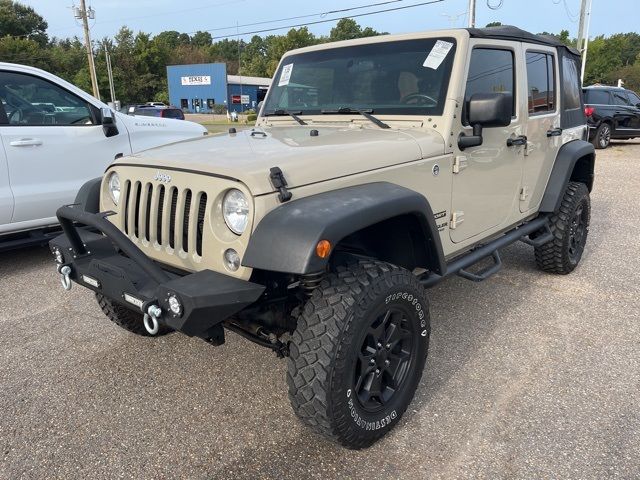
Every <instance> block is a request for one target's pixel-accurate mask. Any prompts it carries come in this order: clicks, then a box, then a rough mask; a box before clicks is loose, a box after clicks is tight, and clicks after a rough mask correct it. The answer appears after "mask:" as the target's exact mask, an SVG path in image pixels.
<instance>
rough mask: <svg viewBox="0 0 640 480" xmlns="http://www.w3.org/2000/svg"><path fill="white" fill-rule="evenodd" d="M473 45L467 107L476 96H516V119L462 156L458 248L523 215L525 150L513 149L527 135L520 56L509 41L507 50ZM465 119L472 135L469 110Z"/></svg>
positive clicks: (453, 229)
mask: <svg viewBox="0 0 640 480" xmlns="http://www.w3.org/2000/svg"><path fill="white" fill-rule="evenodd" d="M472 45H473V50H471V54H470V58H469V60H468V68H467V82H466V91H465V94H464V101H465V104H467V102H468V100H469V99H470V98H471V96H472V95H473V94H475V93H493V92H508V93H511V94H512V95H513V102H514V109H513V113H514V115H513V118H512V120H511V124H510V125H509V126H507V127H493V128H484V129H483V131H482V136H483V143H482V145H481V146H479V147H472V148H467V149H465V150H463V151H459V152H457V155H456V165H457V167H456V168H455V169H454V175H453V185H452V200H451V217H450V236H451V240H452V241H453V242H456V243H457V242H463V241H465V240H467V239H470V238H472V237H474V236H476V235H480V234H481V233H483V232H486V231H487V230H490V229H492V228H495V227H498V226H500V225H502V224H503V223H505V221H507V220H508V218H509V216H510V215H511V214H512V213H513V212H514V211H517V208H518V207H517V205H516V202H517V199H518V193H519V191H518V190H519V185H520V180H521V176H522V162H523V155H524V153H523V152H524V147H523V146H518V145H514V146H507V140H508V139H509V138H512V139H513V138H516V137H519V136H521V135H523V134H524V130H523V128H524V127H523V120H522V112H521V106H519V101H518V91H519V88H517V84H516V78H517V77H516V72H517V68H516V66H517V62H516V61H517V58H518V54H519V52H518V51H517V50H516V49H514V47H513V44H509V43H507V42H505V43H504V47H496V46H495V44H494V45H492V46H491V47H489V46H483V45H482V43H481V42H480V41H476V42H473V41H472ZM462 117H463V118H462V119H461V121H462V127H463V132H464V133H465V134H466V135H471V132H472V128H471V126H470V125H468V122H466V119H465V118H464V117H465V109H463V115H462Z"/></svg>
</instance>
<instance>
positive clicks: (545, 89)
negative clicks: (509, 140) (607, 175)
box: [520, 44, 562, 213]
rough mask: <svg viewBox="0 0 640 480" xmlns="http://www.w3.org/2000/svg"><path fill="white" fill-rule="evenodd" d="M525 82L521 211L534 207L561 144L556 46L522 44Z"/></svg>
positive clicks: (539, 197) (542, 192)
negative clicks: (525, 117)
mask: <svg viewBox="0 0 640 480" xmlns="http://www.w3.org/2000/svg"><path fill="white" fill-rule="evenodd" d="M523 48H524V55H523V60H524V62H525V65H524V66H523V70H524V71H525V72H526V81H527V113H526V116H527V122H526V128H525V135H526V136H527V148H526V149H525V152H524V155H525V156H524V169H523V172H522V187H521V191H520V211H521V212H523V213H524V212H528V211H529V210H532V209H535V208H537V206H538V205H539V203H540V201H541V200H542V195H543V194H544V189H545V187H546V184H547V182H546V180H547V179H548V178H549V176H550V175H551V169H552V168H553V164H554V162H555V158H556V155H557V154H558V150H559V149H560V147H561V145H562V129H561V128H560V108H559V104H558V91H559V89H558V87H557V86H558V74H557V72H558V59H557V55H556V50H555V48H550V47H543V46H540V45H527V44H523Z"/></svg>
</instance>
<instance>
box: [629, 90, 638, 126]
mask: <svg viewBox="0 0 640 480" xmlns="http://www.w3.org/2000/svg"><path fill="white" fill-rule="evenodd" d="M627 97H629V103H630V106H629V110H630V111H631V113H632V115H633V118H632V119H631V122H630V125H631V128H633V129H634V130H635V133H637V134H639V135H640V97H638V95H636V94H635V92H632V91H631V90H627Z"/></svg>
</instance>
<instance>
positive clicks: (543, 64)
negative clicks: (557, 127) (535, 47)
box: [526, 52, 556, 115]
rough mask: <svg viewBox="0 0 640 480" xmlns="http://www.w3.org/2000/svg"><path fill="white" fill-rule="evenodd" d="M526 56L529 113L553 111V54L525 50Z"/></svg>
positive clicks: (554, 89)
mask: <svg viewBox="0 0 640 480" xmlns="http://www.w3.org/2000/svg"><path fill="white" fill-rule="evenodd" d="M526 57H527V95H528V104H529V114H530V115H537V114H544V113H548V112H553V111H555V109H556V88H555V68H554V61H553V55H550V54H547V53H540V52H527V54H526Z"/></svg>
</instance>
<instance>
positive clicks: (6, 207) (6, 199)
mask: <svg viewBox="0 0 640 480" xmlns="http://www.w3.org/2000/svg"><path fill="white" fill-rule="evenodd" d="M3 113H4V109H3V107H2V103H0V119H1V118H2V115H3ZM12 215H13V193H12V192H11V186H10V185H9V169H8V166H7V156H6V155H5V153H4V145H3V143H2V137H0V232H1V231H2V225H6V224H8V223H9V222H11V216H12Z"/></svg>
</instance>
